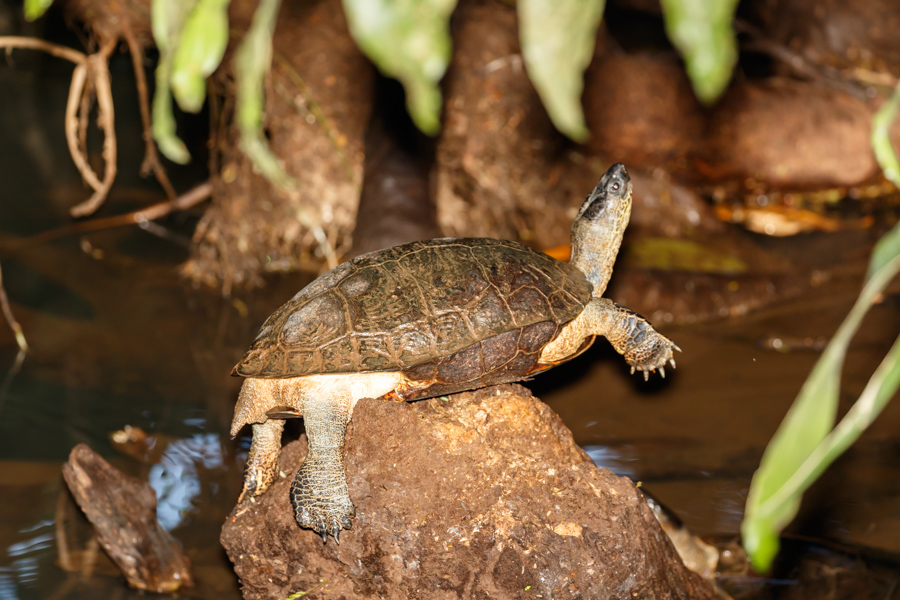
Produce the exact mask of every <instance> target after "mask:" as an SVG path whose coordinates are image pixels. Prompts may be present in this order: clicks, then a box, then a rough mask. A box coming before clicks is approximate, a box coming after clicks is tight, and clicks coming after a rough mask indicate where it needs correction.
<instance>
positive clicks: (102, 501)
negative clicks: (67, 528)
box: [63, 444, 191, 592]
mask: <svg viewBox="0 0 900 600" xmlns="http://www.w3.org/2000/svg"><path fill="white" fill-rule="evenodd" d="M63 477H64V478H65V480H66V485H67V486H68V487H69V490H70V491H71V492H72V496H74V498H75V501H76V502H77V503H78V505H79V506H80V507H81V510H83V511H84V514H85V515H86V516H87V518H88V520H89V521H90V522H91V524H92V525H93V526H94V530H95V531H96V532H97V539H98V540H99V541H100V545H101V546H102V547H103V549H104V550H105V551H106V553H107V554H108V555H109V557H110V558H111V559H112V560H113V562H114V563H115V564H116V566H117V567H118V568H119V570H120V571H122V574H123V575H125V578H126V579H127V580H128V585H130V586H131V587H134V588H137V589H141V590H150V591H154V592H174V591H175V590H177V589H179V588H181V587H182V586H185V585H191V574H190V565H189V563H188V559H187V557H186V556H185V555H184V553H183V552H182V550H181V547H180V546H179V545H178V542H176V541H175V539H174V538H172V536H170V535H169V533H168V532H167V531H166V530H165V529H163V528H162V526H161V525H160V524H159V521H157V519H156V494H155V493H154V491H153V489H152V488H151V487H150V485H149V484H147V483H146V482H144V481H140V480H138V479H135V478H134V477H129V476H128V475H125V474H124V473H122V472H121V471H119V470H118V469H116V468H115V467H113V466H111V465H110V464H109V463H108V462H106V461H105V460H103V458H101V457H100V455H99V454H97V453H96V452H94V451H93V450H91V449H90V448H89V447H87V446H86V445H84V444H78V445H77V446H75V447H74V448H73V449H72V452H71V453H70V454H69V461H68V462H67V463H66V464H65V465H63Z"/></svg>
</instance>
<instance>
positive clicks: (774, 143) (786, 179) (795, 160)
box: [701, 80, 880, 189]
mask: <svg viewBox="0 0 900 600" xmlns="http://www.w3.org/2000/svg"><path fill="white" fill-rule="evenodd" d="M874 110H875V109H874V107H872V106H870V105H869V104H867V103H866V102H863V101H862V100H859V99H857V98H854V97H852V96H849V95H847V94H844V93H841V92H838V91H835V90H834V89H828V88H820V87H815V86H812V85H809V84H805V83H801V82H795V81H790V80H770V81H768V82H764V83H751V82H745V83H740V84H736V85H734V86H732V88H731V89H730V90H729V91H728V93H727V94H726V95H725V97H724V98H723V99H722V101H721V103H720V104H719V105H718V106H717V107H716V110H715V113H714V114H713V115H712V117H711V119H710V122H709V125H708V131H709V137H708V139H707V140H706V145H705V148H704V150H703V156H702V160H703V163H705V165H706V167H705V168H703V167H702V166H701V168H702V171H703V172H704V173H705V174H706V175H707V176H709V177H710V178H711V179H714V180H715V179H739V180H743V179H744V178H748V177H749V178H754V179H756V180H757V181H760V182H765V183H766V184H768V185H770V186H775V187H782V188H795V189H797V188H799V189H803V188H823V187H831V186H850V185H856V184H860V183H863V182H865V181H866V180H868V179H871V178H873V177H876V176H878V175H879V174H880V170H879V168H878V163H877V162H875V156H874V154H873V153H872V149H871V147H870V145H869V132H870V131H869V130H870V127H871V125H872V116H873V114H874Z"/></svg>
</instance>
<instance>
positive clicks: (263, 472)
mask: <svg viewBox="0 0 900 600" xmlns="http://www.w3.org/2000/svg"><path fill="white" fill-rule="evenodd" d="M282 431H284V419H269V420H267V421H266V422H264V423H254V424H253V442H252V443H251V444H250V452H249V453H248V454H247V466H245V467H244V488H243V490H242V491H241V495H240V497H239V498H238V502H243V501H244V498H248V497H253V496H259V495H260V494H263V493H265V492H266V490H268V489H269V488H270V487H271V486H272V483H274V481H275V478H276V477H278V454H279V453H280V452H281V433H282Z"/></svg>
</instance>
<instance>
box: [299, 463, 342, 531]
mask: <svg viewBox="0 0 900 600" xmlns="http://www.w3.org/2000/svg"><path fill="white" fill-rule="evenodd" d="M335 466H341V468H340V470H339V472H338V470H337V469H335ZM342 466H343V465H341V463H340V462H339V461H334V460H318V459H317V458H316V457H309V456H307V459H306V460H305V461H304V462H303V465H302V466H301V467H300V470H299V471H298V472H297V476H296V477H295V478H294V481H293V482H292V483H291V505H292V506H293V507H294V516H295V517H296V518H297V523H299V524H300V526H301V527H304V528H306V529H312V530H313V531H315V532H316V533H318V534H319V535H321V536H322V541H323V542H325V541H327V539H328V536H329V535H330V536H332V537H333V538H334V541H335V542H339V539H338V536H339V535H340V532H341V529H350V526H351V521H350V519H351V517H353V516H354V515H355V514H356V509H355V508H354V507H353V502H351V501H350V494H349V492H348V491H347V482H346V480H345V479H344V472H343V468H342Z"/></svg>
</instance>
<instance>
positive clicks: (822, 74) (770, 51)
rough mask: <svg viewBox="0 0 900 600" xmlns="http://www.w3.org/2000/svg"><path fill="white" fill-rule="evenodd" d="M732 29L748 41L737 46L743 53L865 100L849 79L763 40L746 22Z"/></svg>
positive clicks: (866, 98)
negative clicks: (777, 63)
mask: <svg viewBox="0 0 900 600" xmlns="http://www.w3.org/2000/svg"><path fill="white" fill-rule="evenodd" d="M735 27H736V28H737V30H738V31H739V32H741V33H746V34H748V35H750V36H751V38H752V39H751V40H750V41H748V42H745V43H743V44H741V47H742V48H743V49H744V50H749V51H751V52H759V53H760V54H765V55H766V56H769V57H771V58H774V59H776V60H779V61H781V62H782V63H784V64H785V65H787V66H788V67H790V69H791V70H793V71H794V73H796V74H797V75H800V76H802V77H806V78H809V79H811V80H812V81H815V82H818V83H821V84H824V85H828V86H831V87H833V88H837V89H839V90H841V91H842V92H844V93H845V94H848V95H850V96H853V97H855V98H858V99H860V100H864V101H866V100H869V97H868V96H867V95H866V90H865V89H864V87H863V86H861V85H859V83H857V82H856V81H855V80H853V79H852V78H850V77H847V76H846V75H845V74H843V73H842V72H841V71H840V70H838V69H835V68H834V67H832V66H830V65H826V64H821V63H818V62H815V61H812V60H810V59H809V58H808V57H807V56H805V55H803V54H801V53H799V52H796V51H794V50H792V49H791V48H789V47H788V46H785V45H783V44H779V43H778V42H776V41H774V40H771V39H769V38H767V37H765V35H764V34H763V32H762V31H760V30H759V29H757V28H756V27H754V26H753V25H751V24H750V23H748V22H747V21H744V20H742V19H738V20H737V21H736V22H735Z"/></svg>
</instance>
